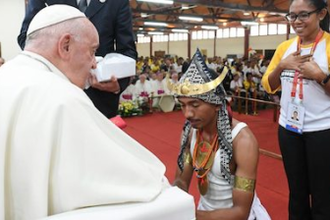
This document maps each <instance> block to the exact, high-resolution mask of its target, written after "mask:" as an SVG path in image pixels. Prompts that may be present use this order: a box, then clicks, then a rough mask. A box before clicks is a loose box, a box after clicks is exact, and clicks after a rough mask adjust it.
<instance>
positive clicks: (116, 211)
mask: <svg viewBox="0 0 330 220" xmlns="http://www.w3.org/2000/svg"><path fill="white" fill-rule="evenodd" d="M195 216H196V215H195V203H194V198H193V197H192V196H191V195H189V194H188V193H186V192H185V191H183V190H181V189H179V188H178V187H170V188H166V189H164V190H163V191H162V192H161V194H160V195H159V196H157V197H156V199H154V200H152V201H150V202H143V203H142V202H134V203H125V204H116V205H111V206H109V205H105V206H97V207H90V208H85V209H79V210H74V211H71V212H66V213H62V214H58V215H53V216H50V217H47V218H43V219H42V220H195ZM40 220H41V219H40Z"/></svg>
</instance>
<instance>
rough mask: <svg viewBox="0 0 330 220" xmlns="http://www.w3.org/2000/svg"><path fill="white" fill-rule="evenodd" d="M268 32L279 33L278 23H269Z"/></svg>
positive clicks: (270, 33) (271, 33)
mask: <svg viewBox="0 0 330 220" xmlns="http://www.w3.org/2000/svg"><path fill="white" fill-rule="evenodd" d="M268 34H269V35H274V34H277V24H269V25H268Z"/></svg>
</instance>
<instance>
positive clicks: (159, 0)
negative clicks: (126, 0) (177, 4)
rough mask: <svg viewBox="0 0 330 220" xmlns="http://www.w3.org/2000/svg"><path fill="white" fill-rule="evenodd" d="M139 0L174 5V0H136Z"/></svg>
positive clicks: (139, 0) (140, 0)
mask: <svg viewBox="0 0 330 220" xmlns="http://www.w3.org/2000/svg"><path fill="white" fill-rule="evenodd" d="M136 1H138V2H149V3H155V4H168V5H172V4H173V1H172V0H136Z"/></svg>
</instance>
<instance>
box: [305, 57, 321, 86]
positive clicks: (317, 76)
mask: <svg viewBox="0 0 330 220" xmlns="http://www.w3.org/2000/svg"><path fill="white" fill-rule="evenodd" d="M299 69H300V71H299V73H300V74H299V77H303V78H307V79H314V80H315V81H317V82H321V81H322V80H323V78H324V77H325V74H324V73H323V71H322V70H321V68H320V67H319V65H318V64H317V63H316V62H315V61H314V59H313V58H311V59H310V61H309V62H305V63H303V64H301V65H300V66H299Z"/></svg>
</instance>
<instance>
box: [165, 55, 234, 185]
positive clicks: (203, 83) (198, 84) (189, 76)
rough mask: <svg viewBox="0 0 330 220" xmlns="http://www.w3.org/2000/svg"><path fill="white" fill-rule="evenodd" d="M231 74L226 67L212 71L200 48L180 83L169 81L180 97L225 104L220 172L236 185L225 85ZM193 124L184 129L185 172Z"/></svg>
mask: <svg viewBox="0 0 330 220" xmlns="http://www.w3.org/2000/svg"><path fill="white" fill-rule="evenodd" d="M227 72H228V69H227V67H224V68H223V70H222V72H221V74H220V75H218V74H216V73H215V72H214V71H210V70H209V69H208V67H207V66H206V64H205V62H204V60H203V58H202V55H201V53H200V51H199V50H198V49H197V51H196V53H195V55H194V57H193V58H192V61H191V63H190V65H189V67H188V69H187V71H186V72H185V73H184V75H183V76H182V77H181V78H180V81H179V83H177V84H175V85H173V84H171V83H170V82H169V80H168V81H167V82H168V87H169V89H170V90H171V91H172V92H174V94H175V95H176V96H178V97H191V98H197V99H201V100H203V101H204V102H208V103H212V104H216V105H221V109H220V111H219V115H218V119H217V128H218V138H219V150H220V158H221V159H220V160H221V164H219V165H220V171H221V175H222V176H223V177H224V178H225V179H226V180H227V181H228V182H229V183H231V182H232V178H231V173H230V169H229V163H230V160H231V158H232V136H231V125H230V122H229V117H228V112H227V109H226V99H225V96H226V92H225V90H224V88H223V86H222V84H221V82H222V81H223V79H224V78H225V77H226V74H227ZM190 129H191V124H190V122H189V121H186V122H185V124H184V127H183V136H182V139H181V149H180V153H179V157H178V165H179V167H180V169H181V170H183V166H184V158H183V152H184V150H185V148H186V147H187V144H188V137H189V132H190Z"/></svg>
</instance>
